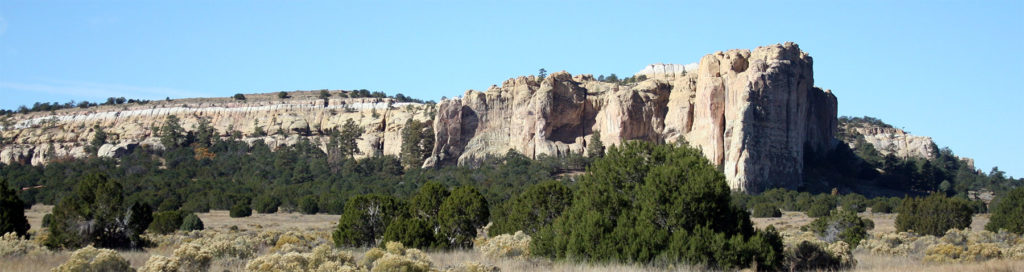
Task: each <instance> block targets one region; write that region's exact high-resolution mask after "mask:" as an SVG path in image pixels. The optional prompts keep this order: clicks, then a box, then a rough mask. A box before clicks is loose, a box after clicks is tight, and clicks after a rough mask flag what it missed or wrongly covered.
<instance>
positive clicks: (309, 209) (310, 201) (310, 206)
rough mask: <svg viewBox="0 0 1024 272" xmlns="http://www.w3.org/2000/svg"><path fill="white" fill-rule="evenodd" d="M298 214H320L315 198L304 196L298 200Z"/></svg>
mask: <svg viewBox="0 0 1024 272" xmlns="http://www.w3.org/2000/svg"><path fill="white" fill-rule="evenodd" d="M299 212H301V213H303V214H316V213H317V212H320V204H319V203H317V201H316V197H314V196H305V197H303V198H302V199H299Z"/></svg>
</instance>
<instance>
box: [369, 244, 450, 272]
mask: <svg viewBox="0 0 1024 272" xmlns="http://www.w3.org/2000/svg"><path fill="white" fill-rule="evenodd" d="M385 249H386V250H380V249H377V248H374V249H371V250H370V251H368V252H366V254H365V255H364V257H363V260H362V261H360V262H361V263H363V264H365V266H368V267H369V269H370V271H410V272H418V271H424V272H426V271H430V270H431V267H430V266H431V265H432V262H431V261H430V257H427V255H426V254H424V253H423V252H422V251H419V250H418V249H414V248H413V249H406V248H405V246H403V245H402V243H399V242H388V243H387V244H386V245H385Z"/></svg>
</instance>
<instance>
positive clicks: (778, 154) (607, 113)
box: [0, 43, 837, 192]
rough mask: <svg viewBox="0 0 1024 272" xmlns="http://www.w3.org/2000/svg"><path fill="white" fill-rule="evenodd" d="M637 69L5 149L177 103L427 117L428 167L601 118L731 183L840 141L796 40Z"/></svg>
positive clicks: (39, 150) (362, 119)
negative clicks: (716, 170)
mask: <svg viewBox="0 0 1024 272" xmlns="http://www.w3.org/2000/svg"><path fill="white" fill-rule="evenodd" d="M641 73H642V74H645V75H648V79H647V80H644V81H641V82H638V83H635V84H628V85H620V84H618V83H606V82H600V81H597V80H595V79H594V78H593V77H592V76H591V75H576V76H572V75H570V74H569V73H567V72H564V71H563V72H557V73H553V74H551V75H550V76H548V77H547V78H544V79H543V80H538V79H537V78H536V77H533V76H529V77H519V78H513V79H509V80H507V81H505V82H504V83H502V84H501V86H492V87H491V88H489V89H488V90H486V91H484V92H479V91H472V90H470V91H467V92H466V93H465V94H464V95H463V96H462V97H460V98H454V99H448V100H443V101H441V102H440V103H439V104H438V105H436V107H435V106H433V105H423V104H414V103H396V104H393V105H390V106H389V104H391V103H390V102H391V101H390V100H388V99H375V98H337V97H338V96H333V98H332V99H329V100H328V101H326V103H325V101H323V100H321V99H318V98H316V95H315V93H314V92H293V93H292V95H293V96H294V97H293V98H290V99H278V98H276V97H275V96H274V95H272V94H264V95H247V96H249V99H248V100H246V101H236V100H232V99H231V98H206V99H182V100H171V101H155V102H151V103H149V104H145V105H131V106H103V107H96V108H90V109H85V110H82V109H66V110H60V111H57V112H55V113H31V114H27V115H22V114H19V115H15V116H14V118H13V119H11V120H6V121H4V123H0V125H2V126H3V128H2V131H0V135H2V136H3V139H5V140H6V141H7V142H8V143H7V144H6V145H4V146H3V147H2V150H0V162H3V163H15V162H17V163H31V164H43V163H46V162H47V161H49V160H52V159H53V158H59V157H84V156H88V154H86V152H85V148H84V147H85V146H86V145H87V144H88V142H89V140H90V139H92V137H93V134H94V133H95V132H94V131H93V129H92V127H93V126H94V125H99V126H101V127H104V128H105V130H106V132H107V133H109V134H111V135H112V136H111V139H110V140H109V142H110V144H108V145H105V146H103V148H101V149H100V152H99V153H100V155H102V156H114V157H116V156H119V155H120V154H124V153H125V152H126V151H127V150H129V149H131V148H133V147H135V146H138V145H149V146H152V147H154V148H160V146H159V141H157V140H156V139H155V138H154V136H153V129H152V128H153V127H154V126H158V125H159V124H161V123H162V122H163V121H164V119H165V118H166V117H167V116H169V115H172V114H173V115H177V116H178V117H179V118H181V120H182V126H183V127H184V128H186V129H189V128H192V127H194V126H195V125H196V124H197V123H198V122H199V119H200V118H206V119H208V120H210V121H211V122H212V124H213V126H214V127H215V128H216V129H217V130H219V131H221V132H227V131H231V130H238V131H240V132H242V133H243V134H245V135H251V134H252V132H253V131H255V130H256V128H257V127H260V128H262V129H263V130H264V131H266V132H268V133H270V135H269V136H259V137H255V136H251V137H247V139H246V140H247V141H250V142H252V141H255V140H264V141H266V142H267V143H268V144H270V145H271V146H279V145H284V144H291V143H295V142H296V141H298V139H299V138H300V137H306V138H308V139H310V140H311V141H313V142H314V143H321V144H322V143H323V142H324V138H325V136H324V135H325V133H324V132H325V131H328V130H330V129H333V128H335V127H337V126H340V125H341V124H342V123H344V121H345V120H346V119H349V118H351V119H353V120H355V121H356V122H358V123H359V124H360V125H362V126H363V127H365V128H366V130H367V133H366V134H365V135H363V138H362V139H361V140H360V141H359V146H360V150H361V151H362V155H363V156H367V155H371V154H387V155H397V154H398V153H399V148H400V146H401V143H400V142H401V137H400V131H401V128H402V126H403V125H404V124H405V121H406V120H408V119H409V118H414V119H416V120H421V121H426V120H431V119H432V120H433V125H434V132H435V148H434V150H433V152H432V155H431V156H430V158H428V160H427V161H426V162H425V164H424V166H426V167H431V166H440V165H452V164H466V163H471V162H474V161H477V160H480V159H482V158H485V157H487V156H497V155H501V154H504V153H505V152H507V151H508V150H510V149H511V150H516V151H518V152H521V153H523V154H524V155H526V156H529V157H534V158H535V157H538V156H542V155H552V156H558V155H563V154H568V153H570V152H574V153H582V152H584V150H586V146H587V144H588V141H589V140H590V136H591V135H592V134H593V133H594V132H595V131H600V132H601V140H602V141H603V142H604V143H605V144H606V145H613V144H619V143H621V142H622V141H625V140H645V141H654V142H674V141H678V140H686V141H688V142H689V143H690V144H691V145H693V146H697V147H699V148H701V149H702V150H703V151H704V153H705V156H707V157H708V159H710V160H711V161H712V162H713V163H715V164H717V165H719V166H721V168H722V169H723V171H724V172H725V176H726V178H727V180H728V182H729V185H730V186H731V187H732V188H734V189H737V190H742V191H751V192H759V191H762V190H764V189H766V188H772V187H791V188H792V187H796V186H798V185H799V184H800V182H801V176H802V171H803V158H804V152H818V153H821V152H826V151H828V150H830V149H831V148H832V147H833V146H834V144H835V141H834V138H833V133H834V131H835V129H836V125H837V121H836V111H837V101H836V98H835V96H833V95H832V93H831V92H830V91H823V90H821V89H818V88H816V87H814V75H813V61H812V59H811V57H810V56H808V55H807V54H806V53H804V52H802V51H801V50H800V49H799V47H798V46H797V45H796V44H793V43H786V44H777V45H771V46H765V47H759V48H757V49H754V50H752V51H751V50H729V51H726V52H716V53H714V54H710V55H707V56H704V57H703V58H702V59H701V60H700V62H699V63H698V64H697V65H686V66H682V65H668V64H656V65H652V66H649V67H647V68H645V69H644V71H642V72H641ZM334 93H338V92H334ZM375 112H376V114H375ZM435 115H436V117H434V116H435Z"/></svg>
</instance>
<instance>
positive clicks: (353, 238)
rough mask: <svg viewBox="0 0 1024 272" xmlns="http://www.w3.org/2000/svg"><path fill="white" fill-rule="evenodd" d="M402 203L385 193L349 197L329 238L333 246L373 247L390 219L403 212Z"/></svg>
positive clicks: (403, 204)
mask: <svg viewBox="0 0 1024 272" xmlns="http://www.w3.org/2000/svg"><path fill="white" fill-rule="evenodd" d="M405 208H406V207H405V203H402V202H401V201H400V200H398V199H396V198H394V197H392V196H388V195H360V196H357V197H354V198H352V199H349V200H348V203H346V204H345V213H343V214H341V218H340V219H339V220H338V228H337V229H336V230H334V233H333V234H332V235H331V238H332V239H333V240H334V244H335V245H336V246H339V247H340V246H352V247H363V246H376V245H377V239H378V238H380V237H381V236H382V235H383V234H384V231H385V230H386V229H387V227H388V225H390V224H391V221H392V220H394V219H396V218H399V217H401V216H404V215H405V211H406V209H405Z"/></svg>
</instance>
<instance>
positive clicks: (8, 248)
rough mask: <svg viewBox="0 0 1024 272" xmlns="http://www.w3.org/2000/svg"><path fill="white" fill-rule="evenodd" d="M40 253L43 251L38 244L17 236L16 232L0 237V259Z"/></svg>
mask: <svg viewBox="0 0 1024 272" xmlns="http://www.w3.org/2000/svg"><path fill="white" fill-rule="evenodd" d="M42 251H44V249H42V248H40V247H39V245H38V244H36V243H35V242H33V241H32V240H28V239H25V238H24V237H21V236H19V235H18V233H16V232H8V233H7V234H4V235H3V236H0V257H13V256H22V255H27V254H29V253H33V252H42Z"/></svg>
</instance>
